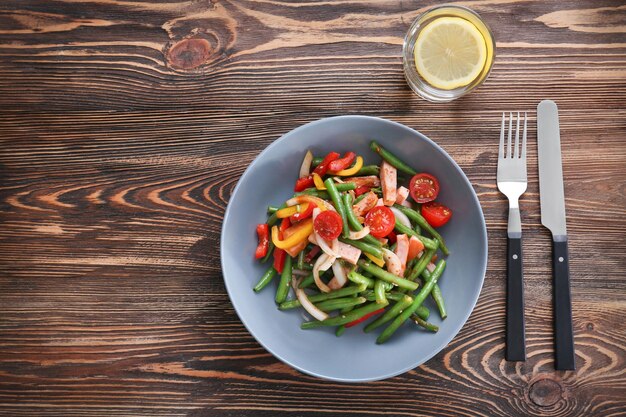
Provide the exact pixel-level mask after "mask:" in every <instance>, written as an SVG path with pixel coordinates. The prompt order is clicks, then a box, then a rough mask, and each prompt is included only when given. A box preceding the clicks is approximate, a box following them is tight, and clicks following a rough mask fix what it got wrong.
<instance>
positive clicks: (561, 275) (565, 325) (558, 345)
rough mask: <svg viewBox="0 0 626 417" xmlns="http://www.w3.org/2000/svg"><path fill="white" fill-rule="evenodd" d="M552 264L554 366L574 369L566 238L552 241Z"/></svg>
mask: <svg viewBox="0 0 626 417" xmlns="http://www.w3.org/2000/svg"><path fill="white" fill-rule="evenodd" d="M552 266H553V273H554V351H555V357H556V364H555V368H556V369H557V370H575V369H576V360H575V354H574V330H573V328H572V302H571V296H570V285H569V265H568V255H567V240H564V241H560V242H557V241H554V242H553V251H552Z"/></svg>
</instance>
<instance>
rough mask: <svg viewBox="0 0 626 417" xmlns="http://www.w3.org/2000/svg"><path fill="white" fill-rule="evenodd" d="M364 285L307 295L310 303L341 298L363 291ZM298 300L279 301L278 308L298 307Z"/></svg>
mask: <svg viewBox="0 0 626 417" xmlns="http://www.w3.org/2000/svg"><path fill="white" fill-rule="evenodd" d="M365 289H366V287H365V285H353V286H350V287H344V288H341V289H338V290H335V291H331V292H325V293H321V294H315V295H310V296H308V298H309V301H310V302H312V303H319V302H320V301H326V300H332V299H333V298H341V297H346V296H348V295H352V294H358V293H360V292H363V291H365ZM300 305H301V304H300V301H298V300H289V301H285V302H283V303H281V304H280V305H279V306H278V308H279V309H280V310H289V309H291V308H297V307H300Z"/></svg>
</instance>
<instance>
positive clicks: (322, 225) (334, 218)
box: [313, 210, 343, 240]
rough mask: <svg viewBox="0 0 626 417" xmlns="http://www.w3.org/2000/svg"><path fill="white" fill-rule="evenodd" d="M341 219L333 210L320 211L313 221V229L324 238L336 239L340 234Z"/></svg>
mask: <svg viewBox="0 0 626 417" xmlns="http://www.w3.org/2000/svg"><path fill="white" fill-rule="evenodd" d="M342 228H343V221H342V220H341V216H340V215H339V214H337V212H335V211H331V210H326V211H323V212H321V213H320V214H319V215H318V216H317V217H316V218H315V221H314V222H313V229H315V231H316V232H317V234H319V235H320V237H321V238H322V239H324V240H333V239H337V238H338V237H339V235H340V234H341V229H342Z"/></svg>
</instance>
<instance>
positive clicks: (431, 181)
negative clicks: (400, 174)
mask: <svg viewBox="0 0 626 417" xmlns="http://www.w3.org/2000/svg"><path fill="white" fill-rule="evenodd" d="M409 191H410V192H411V197H413V200H415V201H416V202H418V203H428V202H429V201H433V200H434V199H435V198H437V195H438V194H439V181H437V178H435V177H433V176H432V175H430V174H427V173H425V172H422V173H420V174H416V175H415V176H413V178H411V183H410V185H409Z"/></svg>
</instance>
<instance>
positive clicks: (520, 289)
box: [497, 112, 528, 361]
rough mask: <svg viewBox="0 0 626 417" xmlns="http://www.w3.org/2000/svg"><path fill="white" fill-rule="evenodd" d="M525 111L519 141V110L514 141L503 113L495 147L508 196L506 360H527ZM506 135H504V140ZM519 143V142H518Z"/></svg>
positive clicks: (500, 182) (500, 181)
mask: <svg viewBox="0 0 626 417" xmlns="http://www.w3.org/2000/svg"><path fill="white" fill-rule="evenodd" d="M527 121H528V117H527V114H526V113H524V127H523V129H524V130H523V133H522V141H521V144H520V113H519V112H517V118H516V122H515V143H512V135H513V113H509V122H508V135H507V134H506V132H507V129H506V114H505V113H502V127H501V129H500V147H499V149H498V175H497V182H498V189H499V190H500V192H501V193H502V194H504V195H505V196H506V197H507V198H508V199H509V224H508V228H507V235H508V245H507V246H508V248H507V289H506V291H507V294H506V301H507V302H506V360H508V361H524V360H526V344H525V336H524V332H525V331H524V282H523V270H522V221H521V216H520V210H519V198H520V197H521V195H522V194H524V192H525V191H526V185H527V179H526V130H527ZM505 137H506V138H507V140H506V143H505ZM520 145H521V146H520Z"/></svg>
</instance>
